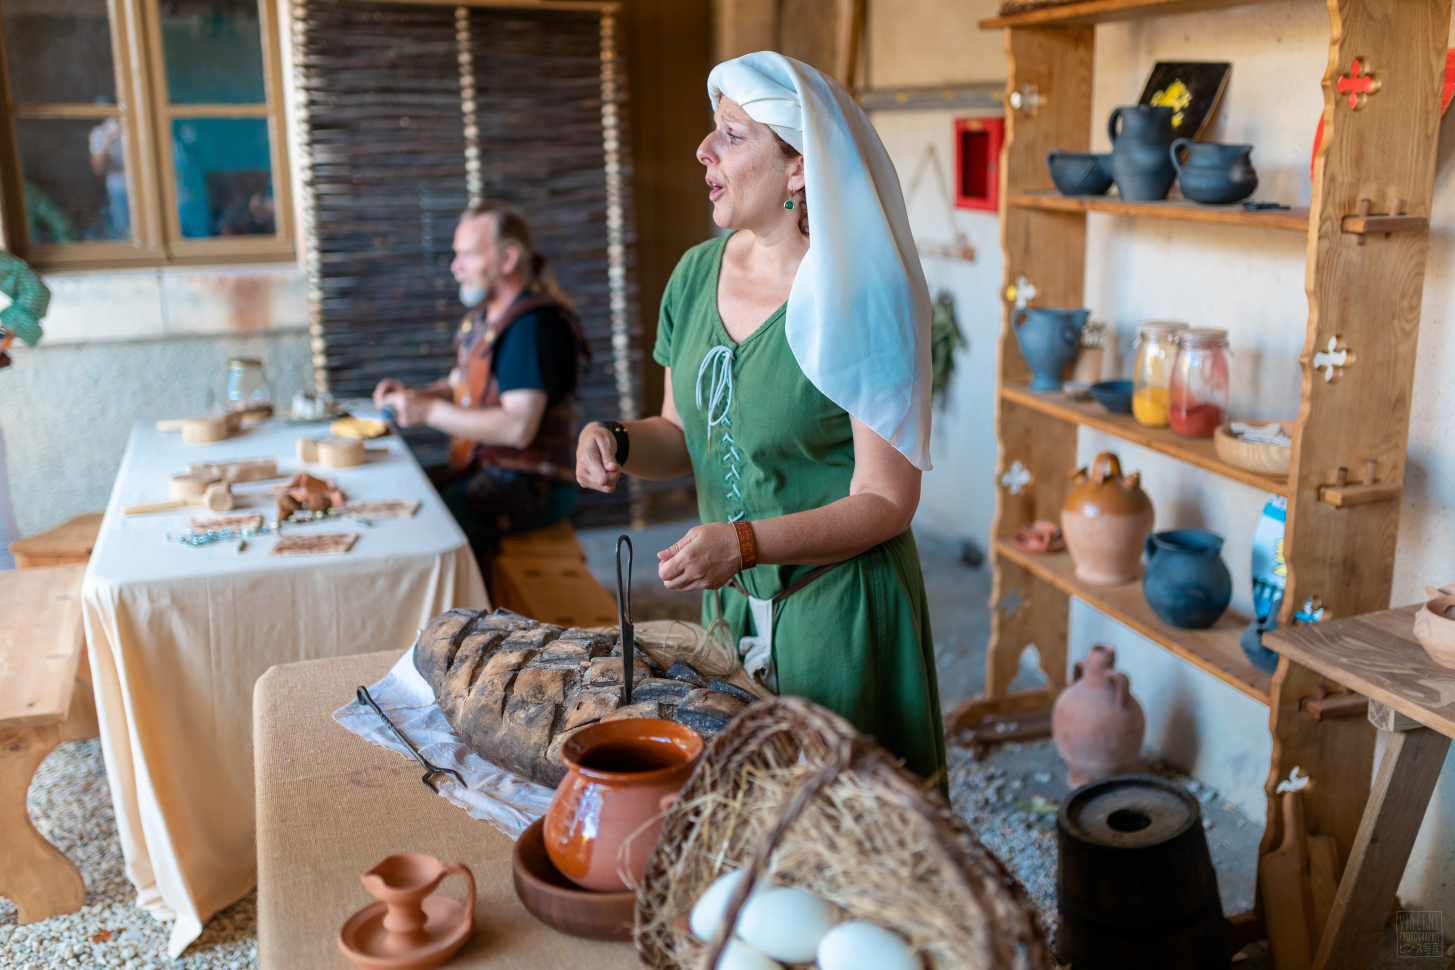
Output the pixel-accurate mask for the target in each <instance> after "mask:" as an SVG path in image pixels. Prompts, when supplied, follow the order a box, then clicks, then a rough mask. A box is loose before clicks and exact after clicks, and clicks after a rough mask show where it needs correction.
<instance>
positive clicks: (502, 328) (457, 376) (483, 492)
mask: <svg viewBox="0 0 1455 970" xmlns="http://www.w3.org/2000/svg"><path fill="white" fill-rule="evenodd" d="M454 245H455V259H454V262H453V263H451V265H450V270H451V272H453V273H454V275H455V279H456V281H458V282H459V284H460V301H461V302H462V303H464V304H465V305H466V306H467V307H470V312H469V313H468V314H466V315H465V319H464V320H463V321H462V322H461V323H460V329H459V332H458V333H457V334H456V336H455V347H456V358H457V359H456V366H455V368H454V370H453V371H451V372H450V375H449V376H448V377H446V378H441V379H440V380H438V381H435V382H434V383H433V384H429V385H426V386H424V387H419V388H409V387H406V386H405V385H404V384H402V383H401V382H399V381H397V380H394V379H393V378H385V379H384V380H382V381H380V382H379V386H378V387H376V388H375V389H374V403H375V404H376V405H378V406H379V407H381V408H384V407H388V408H391V409H392V410H393V412H394V420H395V422H396V423H397V424H398V425H399V426H400V427H401V428H414V427H421V426H428V427H431V428H434V429H436V430H439V431H443V432H445V433H446V434H448V435H450V436H451V439H452V440H451V442H450V461H449V465H448V467H447V468H439V469H431V472H430V477H431V479H432V480H433V481H434V482H435V485H436V487H437V488H439V490H440V495H441V496H442V497H443V498H444V500H445V504H446V505H447V506H448V507H449V509H450V512H451V513H452V514H453V515H454V516H455V520H456V521H457V522H459V524H460V527H461V529H463V530H464V532H465V535H466V537H467V538H469V540H470V546H471V548H472V549H473V550H474V552H475V556H476V558H477V559H479V560H481V561H482V563H483V562H484V561H485V560H487V559H488V557H489V556H491V555H493V554H494V553H495V552H496V550H497V547H498V544H499V540H500V537H501V536H504V535H510V534H512V533H515V532H523V531H527V530H530V529H538V528H542V527H544V526H547V525H550V524H551V523H553V522H557V521H560V520H561V519H563V518H565V517H566V515H567V513H569V512H570V511H571V509H572V508H573V507H575V504H576V496H577V494H578V489H577V486H576V480H575V462H576V451H575V431H576V381H577V374H578V371H579V368H580V365H581V361H582V359H583V358H586V359H588V360H589V357H590V350H589V348H588V346H587V344H586V340H585V338H584V337H583V336H582V334H581V327H580V323H579V322H578V321H577V319H576V315H575V313H574V312H573V311H572V309H571V301H570V299H569V298H568V297H567V296H566V295H565V294H564V293H563V292H561V289H560V287H559V286H557V285H556V282H555V279H554V278H553V277H552V276H551V274H550V271H549V270H547V269H546V268H545V260H544V259H543V258H542V257H540V256H539V255H537V254H536V252H535V249H534V246H533V243H532V240H531V228H530V222H529V221H528V220H527V219H526V217H525V214H524V213H523V212H521V211H520V209H518V208H516V207H515V206H513V205H509V204H507V203H504V202H496V201H486V202H480V203H478V204H476V205H473V206H471V207H470V208H469V209H467V210H465V212H464V214H463V215H462V216H461V218H460V224H459V226H458V227H457V228H456V229H455V240H454Z"/></svg>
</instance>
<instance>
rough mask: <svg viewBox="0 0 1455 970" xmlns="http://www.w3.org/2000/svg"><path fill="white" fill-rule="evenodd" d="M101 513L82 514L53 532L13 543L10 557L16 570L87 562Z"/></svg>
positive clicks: (98, 529)
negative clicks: (13, 559) (12, 557)
mask: <svg viewBox="0 0 1455 970" xmlns="http://www.w3.org/2000/svg"><path fill="white" fill-rule="evenodd" d="M104 514H105V513H102V512H84V513H82V514H81V515H78V516H76V517H75V518H74V519H69V520H67V521H65V522H62V523H61V524H60V525H58V526H56V527H55V528H53V529H47V530H46V531H44V532H38V533H36V534H35V535H33V536H26V537H25V538H24V539H17V540H16V541H14V542H12V543H11V544H10V554H11V555H12V556H14V557H15V568H16V569H33V568H35V567H36V566H68V565H71V564H72V563H83V562H87V561H89V560H90V559H91V550H92V549H94V548H96V536H97V534H98V533H99V532H100V531H101V519H102V517H103V516H104Z"/></svg>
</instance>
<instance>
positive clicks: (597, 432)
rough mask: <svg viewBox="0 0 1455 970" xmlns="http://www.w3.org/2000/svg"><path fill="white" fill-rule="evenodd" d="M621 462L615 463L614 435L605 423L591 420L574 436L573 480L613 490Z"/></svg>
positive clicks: (584, 485)
mask: <svg viewBox="0 0 1455 970" xmlns="http://www.w3.org/2000/svg"><path fill="white" fill-rule="evenodd" d="M620 479H621V466H620V465H618V464H617V463H616V435H614V434H612V433H611V432H610V431H609V430H607V427H606V425H604V424H599V423H597V422H592V423H591V424H588V425H587V426H586V427H584V428H582V429H581V437H580V438H578V439H577V440H576V482H577V483H578V484H579V485H580V486H581V487H582V488H592V489H595V490H596V491H598V492H614V491H616V483H617V481H619V480H620Z"/></svg>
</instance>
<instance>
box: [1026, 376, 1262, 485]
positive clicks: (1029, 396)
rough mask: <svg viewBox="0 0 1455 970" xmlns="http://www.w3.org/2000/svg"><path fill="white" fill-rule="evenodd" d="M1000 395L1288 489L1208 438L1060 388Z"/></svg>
mask: <svg viewBox="0 0 1455 970" xmlns="http://www.w3.org/2000/svg"><path fill="white" fill-rule="evenodd" d="M1000 397H1001V399H1002V400H1006V401H1014V402H1015V403H1017V404H1021V405H1024V406H1025V407H1028V408H1033V409H1034V410H1036V411H1039V412H1040V413H1042V414H1047V415H1050V416H1051V417H1053V418H1058V419H1060V420H1062V421H1070V422H1071V423H1073V424H1080V425H1085V426H1086V427H1088V428H1094V429H1096V430H1097V431H1102V432H1105V433H1106V434H1110V435H1115V436H1116V437H1118V438H1121V439H1123V440H1125V441H1130V442H1131V443H1132V444H1135V445H1141V446H1142V447H1143V448H1150V449H1151V450H1152V451H1155V452H1158V453H1160V454H1163V455H1167V456H1169V457H1172V458H1176V459H1177V460H1178V461H1184V462H1187V463H1188V464H1189V465H1196V466H1197V467H1198V468H1202V469H1205V470H1206V471H1210V472H1212V473H1214V474H1216V475H1221V476H1223V477H1224V478H1230V479H1232V480H1233V481H1235V482H1242V483H1243V484H1244V485H1250V486H1252V487H1253V488H1258V489H1262V490H1264V491H1267V492H1273V493H1275V494H1278V495H1283V496H1287V495H1289V494H1290V491H1291V490H1290V488H1289V484H1288V479H1286V478H1272V477H1270V476H1268V475H1259V474H1257V473H1256V472H1250V471H1247V470H1245V469H1242V468H1239V467H1238V466H1236V465H1230V464H1228V463H1227V462H1225V461H1223V460H1222V459H1221V458H1219V457H1218V454H1217V449H1216V446H1215V445H1214V444H1213V439H1211V438H1186V437H1183V436H1182V435H1180V434H1177V433H1176V432H1175V431H1173V430H1172V429H1171V428H1148V427H1145V426H1144V425H1141V424H1138V423H1137V421H1136V419H1135V418H1133V417H1132V416H1131V415H1130V414H1114V413H1112V412H1111V411H1108V410H1106V409H1105V408H1103V407H1102V406H1101V405H1100V404H1098V403H1096V402H1095V401H1073V400H1071V399H1070V398H1068V397H1066V395H1065V394H1063V393H1061V392H1060V391H1033V390H1031V389H1030V388H1029V387H1028V386H1026V385H1024V384H1019V385H1015V384H1012V385H1006V386H1003V387H1001V389H1000Z"/></svg>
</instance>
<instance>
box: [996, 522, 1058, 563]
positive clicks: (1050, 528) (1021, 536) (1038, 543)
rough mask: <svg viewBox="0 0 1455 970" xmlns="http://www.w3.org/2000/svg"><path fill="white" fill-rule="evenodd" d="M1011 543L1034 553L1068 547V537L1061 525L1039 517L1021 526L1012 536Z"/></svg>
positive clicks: (1021, 549) (1022, 550)
mask: <svg viewBox="0 0 1455 970" xmlns="http://www.w3.org/2000/svg"><path fill="white" fill-rule="evenodd" d="M1010 544H1011V545H1013V546H1015V547H1016V548H1017V549H1019V550H1020V551H1021V552H1029V553H1032V554H1033V555H1034V554H1040V553H1043V552H1060V551H1061V550H1062V549H1065V548H1066V539H1065V537H1064V536H1062V535H1061V527H1060V526H1059V525H1057V524H1056V523H1054V522H1047V521H1046V520H1044V519H1038V520H1036V521H1035V522H1027V523H1026V524H1025V525H1023V526H1021V527H1020V531H1019V532H1017V533H1016V534H1015V535H1013V536H1011V539H1010Z"/></svg>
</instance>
